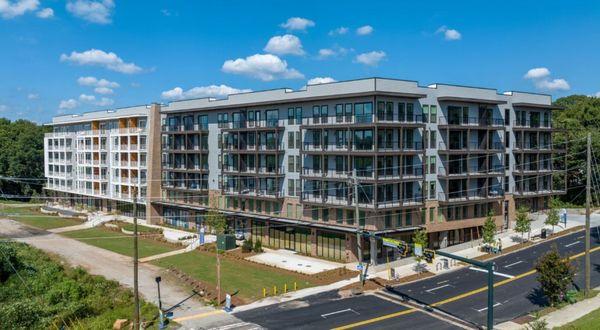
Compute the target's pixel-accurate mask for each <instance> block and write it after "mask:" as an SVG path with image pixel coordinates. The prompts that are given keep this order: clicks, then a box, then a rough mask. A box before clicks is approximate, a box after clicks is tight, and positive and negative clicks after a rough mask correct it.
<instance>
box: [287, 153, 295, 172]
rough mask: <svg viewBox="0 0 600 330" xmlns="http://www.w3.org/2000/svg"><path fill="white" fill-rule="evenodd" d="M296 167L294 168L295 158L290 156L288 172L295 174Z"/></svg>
mask: <svg viewBox="0 0 600 330" xmlns="http://www.w3.org/2000/svg"><path fill="white" fill-rule="evenodd" d="M295 169H296V167H295V166H294V156H292V155H288V171H290V172H294V171H295Z"/></svg>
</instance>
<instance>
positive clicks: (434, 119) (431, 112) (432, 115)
mask: <svg viewBox="0 0 600 330" xmlns="http://www.w3.org/2000/svg"><path fill="white" fill-rule="evenodd" d="M429 116H430V119H429V122H430V123H433V124H435V123H436V122H437V105H432V106H431V107H430V108H429Z"/></svg>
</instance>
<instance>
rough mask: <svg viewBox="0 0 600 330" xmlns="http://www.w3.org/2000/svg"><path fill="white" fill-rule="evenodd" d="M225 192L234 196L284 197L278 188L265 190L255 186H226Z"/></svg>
mask: <svg viewBox="0 0 600 330" xmlns="http://www.w3.org/2000/svg"><path fill="white" fill-rule="evenodd" d="M223 192H224V193H225V194H227V195H233V196H247V197H261V198H283V194H282V193H281V192H280V191H278V190H274V189H271V190H265V189H255V188H241V187H240V188H237V187H225V188H224V189H223Z"/></svg>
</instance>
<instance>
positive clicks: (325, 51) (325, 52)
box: [319, 48, 336, 58]
mask: <svg viewBox="0 0 600 330" xmlns="http://www.w3.org/2000/svg"><path fill="white" fill-rule="evenodd" d="M335 55H336V52H335V50H333V49H330V48H322V49H319V57H320V58H327V57H330V56H335Z"/></svg>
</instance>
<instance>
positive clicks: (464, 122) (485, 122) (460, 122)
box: [438, 117, 505, 128]
mask: <svg viewBox="0 0 600 330" xmlns="http://www.w3.org/2000/svg"><path fill="white" fill-rule="evenodd" d="M438 126H439V127H440V128H469V127H473V128H478V127H482V128H489V127H494V128H504V127H505V125H504V119H502V118H478V117H451V118H445V117H440V118H438Z"/></svg>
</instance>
